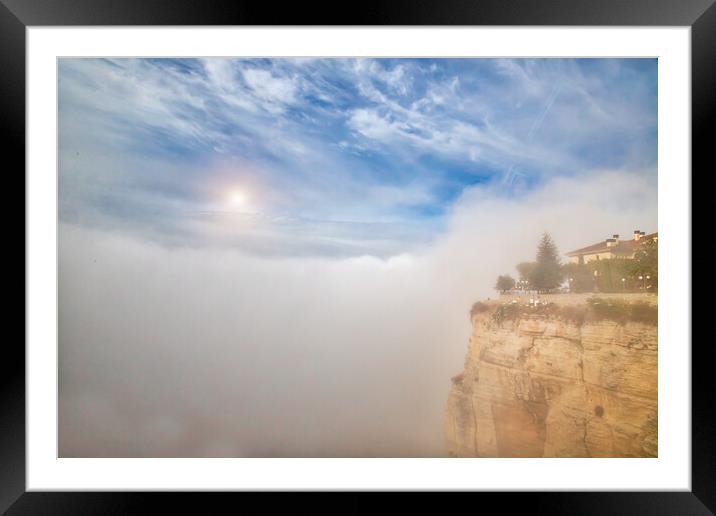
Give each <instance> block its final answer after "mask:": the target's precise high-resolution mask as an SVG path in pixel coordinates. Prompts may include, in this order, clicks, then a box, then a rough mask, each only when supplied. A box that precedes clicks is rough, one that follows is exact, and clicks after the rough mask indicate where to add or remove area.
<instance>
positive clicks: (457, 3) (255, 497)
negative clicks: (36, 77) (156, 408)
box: [0, 0, 716, 515]
mask: <svg viewBox="0 0 716 516" xmlns="http://www.w3.org/2000/svg"><path fill="white" fill-rule="evenodd" d="M713 4H714V0H688V1H686V0H642V1H640V2H628V1H625V0H601V1H596V0H591V1H590V0H473V1H469V0H441V2H439V3H436V4H434V5H433V4H431V3H428V2H425V1H406V0H399V1H395V0H394V1H387V0H386V1H383V2H369V1H364V2H360V3H356V4H348V5H341V4H339V3H334V4H332V5H331V6H322V5H320V4H314V5H306V4H305V3H293V4H291V3H284V4H280V6H276V5H272V4H268V3H261V2H245V1H230V0H216V1H211V0H205V1H203V2H198V1H196V0H153V1H152V0H142V1H140V0H123V1H119V0H54V1H52V0H0V106H1V108H0V146H2V148H3V153H2V154H3V161H4V166H3V169H4V172H5V177H6V181H9V180H14V181H17V182H19V181H20V179H19V178H20V177H21V175H22V174H20V171H21V170H22V171H24V170H25V108H26V106H25V59H26V54H25V29H26V28H27V27H28V26H42V25H50V26H62V25H70V26H72V25H75V26H81V25H304V24H305V25H554V26H566V25H572V26H595V25H620V26H689V27H691V52H692V55H691V59H692V63H691V73H692V76H691V79H692V171H691V178H692V192H693V193H694V194H697V193H700V194H701V195H706V194H707V192H706V191H705V190H706V189H701V190H700V191H699V190H698V189H693V179H694V178H695V177H696V175H695V174H694V173H693V171H695V170H700V171H701V174H702V175H704V174H706V173H707V172H712V171H713V170H714V169H716V167H714V158H713V155H714V153H713V150H712V148H711V147H713V144H712V142H711V140H710V138H709V131H708V128H709V125H712V124H713V123H714V122H716V116H715V115H716V101H715V100H714V92H716V6H714V5H713ZM566 48H568V46H566ZM8 158H11V159H10V160H8ZM8 163H12V165H8ZM685 173H688V171H685ZM23 177H24V175H23ZM6 188H8V187H7V186H6ZM19 188H22V190H23V192H24V188H25V185H24V179H23V180H22V186H20V185H18V188H17V189H15V190H14V191H15V192H17V191H19ZM6 191H8V190H6ZM13 196H14V197H15V198H18V199H19V197H20V196H19V194H17V193H15V194H13ZM22 199H23V201H22V203H23V207H24V199H25V196H24V195H23V197H22ZM692 206H693V196H692ZM19 212H20V208H19V207H18V208H17V211H14V212H13V213H19ZM22 213H24V210H23V211H22ZM692 224H693V227H692V235H694V234H699V233H700V232H699V229H700V228H701V226H703V225H704V224H706V222H704V221H702V220H700V219H697V218H693V222H692ZM7 227H8V230H10V229H12V230H14V231H16V232H18V233H19V232H20V229H19V227H20V225H19V224H15V225H13V224H7ZM22 231H23V234H22V237H20V235H18V236H17V238H16V239H13V240H14V243H13V245H7V246H6V248H12V249H13V251H12V252H11V253H8V254H12V255H13V258H14V260H16V261H19V254H22V258H23V264H24V263H25V259H26V258H27V257H26V256H25V251H24V249H25V247H24V241H25V226H24V224H23V228H22ZM703 234H705V233H703ZM13 240H11V242H13ZM21 240H22V242H23V244H22V245H23V247H22V249H23V252H22V253H18V252H17V249H18V248H19V247H20V245H21V244H20V241H21ZM709 241H713V239H709ZM711 246H713V244H711ZM689 251H690V252H691V256H692V267H693V270H699V269H701V270H703V269H704V266H705V261H706V259H707V256H708V255H706V253H704V254H703V255H701V256H699V255H694V254H693V248H692V249H690V250H689ZM6 270H8V269H6ZM6 274H8V276H9V278H8V280H9V281H6V284H7V285H9V284H10V283H11V282H12V281H17V282H18V283H19V282H20V275H19V274H12V273H11V272H9V270H8V272H7V273H6ZM25 280H26V278H25V279H24V280H23V281H25ZM18 287H19V285H18ZM24 292H25V284H24V283H23V295H22V299H23V301H24V299H25V294H24ZM7 299H10V297H9V296H7ZM19 304H20V303H19V302H17V305H19ZM13 306H15V303H13ZM22 306H23V308H22V310H23V311H24V306H25V304H24V302H23V303H22ZM18 309H19V308H18ZM707 309H708V306H703V305H699V304H697V303H692V310H693V312H692V313H693V314H694V315H695V317H693V316H692V320H693V319H695V320H697V321H698V320H700V319H701V320H706V318H707V317H708V316H707V315H706V313H705V310H707ZM8 319H10V318H8ZM14 319H16V320H13V321H12V323H13V324H14V325H19V324H20V322H19V321H20V319H21V318H20V317H19V314H18V317H15V318H14ZM23 320H24V319H23ZM7 326H8V327H9V326H10V325H9V324H8V325H7ZM9 335H10V333H9V332H6V338H5V339H4V346H3V349H2V357H3V359H2V361H0V363H2V364H3V365H4V367H3V368H2V374H0V396H1V397H0V399H1V400H2V403H1V404H0V422H1V424H0V511H5V510H7V511H8V512H7V513H8V514H11V515H17V514H55V513H61V514H100V513H105V512H110V513H113V514H127V513H132V514H134V513H138V512H148V511H150V510H152V509H151V508H150V507H151V506H150V505H149V503H150V502H153V503H157V502H158V503H160V504H162V506H163V508H164V510H163V512H167V511H168V510H170V506H171V505H172V504H177V505H179V506H181V507H182V509H184V510H186V509H190V510H191V509H195V510H197V512H198V511H201V512H202V513H204V512H207V511H208V510H210V509H209V506H211V505H214V504H217V503H225V502H226V501H227V497H229V496H235V495H236V494H221V495H209V494H196V493H173V494H168V493H58V492H54V493H40V492H25V491H26V489H25V351H24V338H22V339H21V338H20V336H17V337H15V336H13V337H12V338H11V337H9ZM21 335H23V337H24V335H25V327H24V324H23V329H22V330H21ZM680 344H683V345H690V344H691V343H680ZM709 348H710V343H709V341H708V339H706V340H701V341H696V342H695V345H694V346H693V347H692V350H691V353H692V398H691V400H692V457H691V465H692V491H691V492H657V491H650V492H640V493H636V492H616V493H612V492H588V493H574V492H570V493H554V492H553V493H501V494H500V493H463V494H459V495H456V496H452V497H451V498H449V501H446V500H445V499H441V500H439V501H435V500H434V499H433V498H426V497H425V496H424V495H423V494H419V495H418V496H415V497H411V500H412V501H411V502H410V503H411V504H415V505H416V506H419V507H420V508H421V509H428V510H431V509H434V510H440V511H445V510H451V506H452V505H453V504H458V503H465V502H466V503H468V504H470V505H473V506H474V510H476V511H478V510H484V508H485V506H484V504H485V503H486V502H489V503H490V504H491V505H492V503H494V502H497V503H498V504H499V506H500V511H505V510H507V511H508V512H509V511H510V510H514V509H520V508H525V509H528V510H530V511H531V512H533V513H535V512H536V513H542V512H545V513H550V514H584V515H587V514H630V515H631V514H713V513H714V511H716V488H715V486H716V474H715V472H716V453H714V452H715V446H714V442H715V441H716V431H715V427H714V410H715V407H716V404H714V403H713V397H712V394H713V392H714V388H713V385H714V384H713V382H712V380H711V374H712V372H711V370H712V367H713V366H712V365H711V361H709V360H708V355H709ZM239 496H243V497H244V499H243V500H242V502H241V503H242V504H244V503H251V502H257V503H260V504H263V503H265V501H266V495H265V494H259V493H244V494H241V495H239ZM441 498H444V497H441ZM278 499H279V501H280V502H281V504H286V505H287V506H288V507H290V508H291V509H290V510H292V511H296V510H303V511H308V510H310V511H311V512H316V511H317V510H319V509H325V510H330V511H331V512H335V511H341V512H357V511H359V510H365V511H368V510H371V511H372V510H375V509H378V508H385V502H386V500H385V496H384V495H383V494H381V493H367V494H360V495H359V494H357V493H353V494H350V495H348V496H346V497H344V499H343V500H342V501H341V502H335V501H332V502H330V503H328V504H321V503H318V499H317V498H316V496H315V494H310V493H301V494H298V493H294V494H284V495H281V496H280V497H279V498H278ZM400 503H401V509H402V512H404V511H405V509H406V508H407V506H406V505H404V504H405V503H406V502H405V501H401V502H400ZM269 507H270V508H274V507H275V506H274V502H272V504H271V505H270V506H266V508H269Z"/></svg>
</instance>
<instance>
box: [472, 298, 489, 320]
mask: <svg viewBox="0 0 716 516" xmlns="http://www.w3.org/2000/svg"><path fill="white" fill-rule="evenodd" d="M489 309H490V305H488V304H487V303H483V302H482V301H478V302H477V303H475V304H474V305H472V309H471V310H470V318H473V317H475V315H477V314H481V313H485V312H487V311H488V310H489Z"/></svg>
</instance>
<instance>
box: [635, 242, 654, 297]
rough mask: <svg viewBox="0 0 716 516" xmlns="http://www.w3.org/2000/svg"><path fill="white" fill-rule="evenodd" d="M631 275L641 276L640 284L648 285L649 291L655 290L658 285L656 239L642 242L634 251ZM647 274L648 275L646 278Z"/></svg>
mask: <svg viewBox="0 0 716 516" xmlns="http://www.w3.org/2000/svg"><path fill="white" fill-rule="evenodd" d="M632 275H633V276H634V277H637V278H638V276H642V278H643V280H642V282H641V285H643V286H649V285H650V286H651V287H650V288H649V290H650V291H655V290H656V289H657V288H658V287H659V245H658V243H657V241H656V240H649V241H648V242H644V243H643V244H642V245H640V246H639V249H637V251H636V252H635V253H634V259H633V260H632ZM647 276H649V279H648V280H647V279H646V277H647Z"/></svg>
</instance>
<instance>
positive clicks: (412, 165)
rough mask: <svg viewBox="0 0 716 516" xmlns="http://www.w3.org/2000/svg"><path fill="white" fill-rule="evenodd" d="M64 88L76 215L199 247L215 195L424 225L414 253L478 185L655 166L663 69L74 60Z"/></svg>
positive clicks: (65, 204) (446, 62)
mask: <svg viewBox="0 0 716 516" xmlns="http://www.w3.org/2000/svg"><path fill="white" fill-rule="evenodd" d="M59 93H60V190H61V197H62V198H61V210H60V216H61V217H62V218H63V220H68V221H72V222H78V223H82V224H86V225H101V224H110V225H113V226H114V227H120V226H131V227H132V228H133V229H134V230H136V231H143V230H146V228H148V227H154V228H162V230H161V232H165V233H169V234H177V235H182V237H181V238H183V239H184V240H185V242H186V243H187V244H188V245H194V244H197V243H198V242H206V239H205V238H203V237H202V234H201V233H196V231H197V230H196V228H194V229H190V227H194V226H193V225H192V226H187V225H186V222H185V221H186V213H187V212H189V213H193V212H197V211H206V210H208V209H214V210H219V209H220V208H222V206H221V202H222V194H221V192H219V191H218V186H217V185H221V186H222V187H224V188H231V187H232V185H243V184H245V183H247V182H249V183H251V184H253V185H254V188H256V191H257V192H258V191H260V192H261V196H262V197H261V199H260V202H259V199H258V198H256V199H255V201H256V202H255V207H259V208H260V211H261V213H262V214H265V215H267V216H268V217H269V218H271V217H274V216H283V217H289V218H294V219H295V220H329V221H330V220H343V221H348V220H350V221H355V222H356V223H361V222H370V223H385V224H386V225H387V224H390V225H394V224H401V223H402V224H404V225H405V227H406V228H407V227H413V226H416V225H422V226H423V227H425V228H426V229H425V231H424V232H423V234H422V235H416V234H415V233H414V232H412V231H407V230H406V232H405V234H406V235H409V236H406V238H404V239H400V237H394V236H391V237H390V238H395V241H394V243H395V245H394V246H392V248H394V249H400V248H401V247H402V248H404V249H409V248H411V246H415V245H421V243H425V242H428V241H429V240H430V239H432V238H434V237H435V236H437V233H436V231H439V228H441V227H442V225H443V222H444V217H445V213H446V212H447V211H448V210H449V209H450V206H451V205H452V203H453V202H454V201H455V199H457V198H458V196H459V195H460V193H461V192H462V191H463V190H464V189H465V188H467V187H469V186H471V185H475V184H483V183H491V184H498V185H502V188H503V189H505V190H506V191H508V192H511V193H512V194H514V195H521V194H524V193H525V192H528V191H529V189H530V188H533V187H534V186H535V185H538V184H540V183H541V182H543V181H545V180H547V179H548V178H550V177H554V176H560V175H564V176H574V175H589V174H590V173H592V172H593V171H594V170H600V169H604V168H610V169H620V170H633V171H636V172H635V173H643V172H641V171H649V172H647V173H649V174H652V175H654V174H655V170H656V61H655V60H599V59H595V60H561V59H543V60H490V59H482V60H479V59H478V60H469V59H467V60H466V59H386V60H373V59H224V58H211V59H63V60H61V61H60V85H59ZM259 186H260V188H259ZM212 196H213V197H212ZM224 197H225V196H224ZM223 208H228V207H227V206H223ZM149 214H151V217H152V218H151V219H148V218H147V217H149V216H150V215H149ZM180 220H181V221H182V222H179V221H180ZM378 227H382V226H378ZM226 229H228V230H230V228H226ZM229 233H230V231H229ZM349 233H350V232H349ZM212 234H214V233H212ZM388 234H390V235H393V233H386V238H387V237H388ZM203 236H204V237H205V236H206V235H203ZM346 236H347V235H346ZM347 238H349V237H348V236H347ZM349 239H350V238H349ZM232 241H233V240H232ZM220 242H221V239H218V240H216V241H215V242H214V243H216V244H219V243H220ZM352 243H353V244H355V245H357V246H358V247H361V248H362V249H364V248H370V245H367V246H363V245H361V244H360V242H358V241H353V242H352ZM364 243H365V242H364ZM309 247H310V246H309ZM378 252H385V250H384V249H383V250H381V251H379V250H377V249H376V253H378Z"/></svg>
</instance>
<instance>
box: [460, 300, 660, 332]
mask: <svg viewBox="0 0 716 516" xmlns="http://www.w3.org/2000/svg"><path fill="white" fill-rule="evenodd" d="M480 314H484V315H485V316H490V317H491V318H492V320H493V321H495V322H497V323H501V322H502V321H504V320H515V319H522V318H525V317H535V316H542V317H554V318H558V319H563V320H566V321H570V322H572V323H575V324H577V325H580V326H581V325H582V324H584V323H586V322H594V321H600V320H611V321H615V322H618V323H620V324H625V323H627V322H638V323H643V324H648V325H654V326H656V325H657V324H658V315H659V314H658V297H657V296H656V295H654V294H626V293H625V294H621V295H620V294H613V293H611V294H592V293H589V294H586V293H585V294H546V295H544V294H543V295H536V294H534V295H529V294H525V295H523V296H516V295H502V296H500V297H499V298H497V299H492V300H491V299H488V300H486V301H478V302H476V303H475V304H474V305H473V306H472V309H471V310H470V317H471V318H473V317H476V316H478V315H480Z"/></svg>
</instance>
